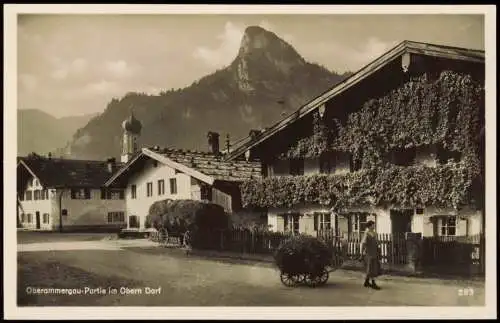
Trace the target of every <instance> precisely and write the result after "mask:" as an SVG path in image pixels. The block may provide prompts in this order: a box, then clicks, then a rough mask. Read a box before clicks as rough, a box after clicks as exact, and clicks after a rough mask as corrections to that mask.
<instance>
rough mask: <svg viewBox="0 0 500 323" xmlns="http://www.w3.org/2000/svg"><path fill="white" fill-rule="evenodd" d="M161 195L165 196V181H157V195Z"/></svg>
mask: <svg viewBox="0 0 500 323" xmlns="http://www.w3.org/2000/svg"><path fill="white" fill-rule="evenodd" d="M163 194H165V181H164V180H163V179H160V180H159V181H158V195H163Z"/></svg>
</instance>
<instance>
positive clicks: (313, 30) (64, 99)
mask: <svg viewBox="0 0 500 323" xmlns="http://www.w3.org/2000/svg"><path fill="white" fill-rule="evenodd" d="M250 25H260V26H262V27H264V28H266V29H268V30H271V31H273V32H275V33H276V34H277V35H278V36H280V37H281V38H283V39H285V40H286V41H288V42H289V43H290V44H291V45H293V46H294V47H295V49H296V50H297V51H298V52H299V53H300V54H301V55H302V56H303V57H304V58H305V59H306V60H308V61H311V62H316V63H319V64H321V65H323V66H325V67H327V68H328V69H330V70H332V71H337V72H345V71H356V70H357V69H359V68H361V67H362V66H363V65H365V64H367V63H369V62H370V61H371V60H373V59H375V58H376V57H377V56H379V55H380V54H382V53H383V52H385V51H386V50H388V49H389V48H391V47H393V46H394V45H395V44H397V43H399V42H400V41H402V40H405V39H408V40H414V41H421V42H430V43H437V44H443V45H450V46H458V47H467V48H474V49H484V18H483V16H480V15H412V16H409V15H390V16H389V15H319V16H318V15H314V16H313V15H300V16H297V15H246V16H245V15H67V14H66V15H65V14H62V15H48V14H38V15H19V16H18V35H17V37H18V44H17V46H18V47H17V48H18V53H17V55H18V84H17V86H18V108H19V109H40V110H43V111H45V112H48V113H50V114H52V115H54V116H56V117H62V116H69V115H81V114H85V113H95V112H102V111H103V110H104V109H105V107H106V104H107V102H109V101H110V100H111V98H113V97H117V98H119V97H121V96H123V95H124V94H126V93H127V92H130V91H141V92H147V93H158V92H159V91H160V90H162V89H170V88H182V87H184V86H187V85H190V84H191V83H193V81H195V80H196V79H198V78H200V77H202V76H204V75H207V74H210V73H212V72H214V71H215V70H216V69H219V68H222V67H224V66H226V65H228V64H229V63H230V62H231V61H232V60H233V59H234V58H235V56H236V53H237V52H238V48H239V45H240V41H241V37H242V34H243V32H244V30H245V28H246V27H247V26H250Z"/></svg>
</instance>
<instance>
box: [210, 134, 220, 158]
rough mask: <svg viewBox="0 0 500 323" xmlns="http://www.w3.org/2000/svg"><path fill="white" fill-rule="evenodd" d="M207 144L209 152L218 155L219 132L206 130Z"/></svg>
mask: <svg viewBox="0 0 500 323" xmlns="http://www.w3.org/2000/svg"><path fill="white" fill-rule="evenodd" d="M207 137H208V146H209V148H210V152H211V153H213V154H215V155H218V154H219V134H218V133H217V132H212V131H209V132H208V135H207Z"/></svg>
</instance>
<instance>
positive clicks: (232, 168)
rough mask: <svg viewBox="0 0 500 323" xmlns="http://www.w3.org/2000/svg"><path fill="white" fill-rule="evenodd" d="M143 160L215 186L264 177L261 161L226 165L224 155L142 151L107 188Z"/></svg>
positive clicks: (173, 150)
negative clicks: (152, 160) (157, 162)
mask: <svg viewBox="0 0 500 323" xmlns="http://www.w3.org/2000/svg"><path fill="white" fill-rule="evenodd" d="M143 158H152V159H155V160H158V161H159V162H162V163H165V164H167V165H169V166H171V167H172V168H174V169H177V170H180V171H181V172H184V173H186V174H188V175H190V176H192V177H194V178H197V179H200V180H202V181H204V182H208V183H209V184H212V183H213V182H214V181H225V182H243V181H246V180H249V179H252V178H258V177H260V176H261V164H260V162H258V161H251V162H249V161H241V160H238V161H225V160H224V157H223V155H222V154H220V155H216V154H213V153H210V152H201V151H190V150H181V149H168V148H166V149H156V148H143V149H142V153H141V154H139V155H137V156H136V157H135V158H133V159H131V160H130V161H129V162H128V163H127V164H126V165H125V166H123V167H122V168H121V169H120V170H119V171H118V172H117V173H116V174H115V175H113V177H111V178H110V179H109V180H108V181H107V182H106V185H111V184H112V183H113V182H114V181H115V180H116V179H117V178H119V177H120V176H121V175H122V174H125V173H127V172H126V171H127V169H129V168H130V167H131V166H132V165H133V164H134V163H136V162H138V161H139V160H141V159H143Z"/></svg>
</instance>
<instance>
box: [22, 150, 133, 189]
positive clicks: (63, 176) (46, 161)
mask: <svg viewBox="0 0 500 323" xmlns="http://www.w3.org/2000/svg"><path fill="white" fill-rule="evenodd" d="M18 160H19V163H18V169H19V167H24V168H25V169H26V170H28V171H29V172H30V173H32V174H33V175H35V176H36V177H37V178H38V179H39V180H40V183H41V184H42V185H43V186H44V187H50V188H56V187H82V188H97V187H102V186H104V183H105V182H106V180H108V179H109V178H110V177H111V176H112V173H110V172H109V170H108V162H107V161H100V160H76V159H62V158H45V157H42V156H35V157H19V158H18ZM115 165H116V166H115V167H116V168H115V169H118V168H119V167H122V166H123V164H122V163H119V162H116V163H115Z"/></svg>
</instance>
